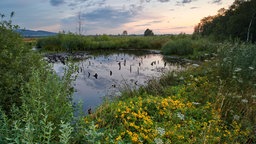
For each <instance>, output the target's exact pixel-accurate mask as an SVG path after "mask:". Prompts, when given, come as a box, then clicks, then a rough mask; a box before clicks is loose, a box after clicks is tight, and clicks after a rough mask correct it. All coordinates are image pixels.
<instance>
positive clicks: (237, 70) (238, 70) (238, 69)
mask: <svg viewBox="0 0 256 144" xmlns="http://www.w3.org/2000/svg"><path fill="white" fill-rule="evenodd" d="M241 70H242V69H241V68H236V69H235V70H234V71H235V72H240V71H241Z"/></svg>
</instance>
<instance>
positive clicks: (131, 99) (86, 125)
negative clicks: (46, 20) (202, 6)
mask: <svg viewBox="0 0 256 144" xmlns="http://www.w3.org/2000/svg"><path fill="white" fill-rule="evenodd" d="M13 28H14V27H13V26H12V25H11V23H10V22H7V21H1V25H0V32H1V33H0V47H1V49H0V52H1V53H0V54H1V57H0V65H1V69H0V74H1V75H0V76H1V83H0V96H1V99H0V143H3V144H5V143H158V144H160V143H255V142H256V140H255V139H256V138H255V123H256V117H255V115H254V114H255V112H256V105H255V103H256V96H255V92H256V90H255V86H256V79H255V78H256V72H255V68H256V55H255V53H256V46H255V45H253V44H241V43H223V44H214V43H210V42H209V41H206V42H205V43H203V42H202V41H205V40H202V39H201V40H200V39H197V40H193V39H190V38H189V39H186V37H185V39H184V37H179V38H177V37H175V38H172V39H171V41H170V38H168V37H167V38H166V39H165V38H163V39H162V37H159V39H158V37H154V38H153V37H152V38H150V37H147V38H146V39H144V37H143V38H142V37H135V38H126V37H116V38H112V37H109V36H100V37H86V38H84V37H80V36H79V37H76V36H75V35H65V36H63V35H58V37H51V38H46V39H42V40H41V41H39V43H41V44H44V43H45V45H44V46H46V47H43V45H42V47H43V49H46V50H51V51H58V50H60V51H62V50H63V48H66V49H68V50H70V49H72V50H80V49H79V48H84V49H86V48H87V46H88V45H83V44H84V43H85V42H87V41H86V39H87V38H91V39H92V40H88V43H90V44H92V43H93V44H95V45H91V46H92V47H94V48H95V49H97V48H99V46H100V47H101V48H103V47H104V48H111V47H110V46H111V45H112V44H113V46H114V45H115V44H119V46H120V45H126V46H127V45H128V46H129V47H131V48H145V47H144V44H145V45H146V44H147V43H150V42H152V43H154V44H156V41H160V42H159V43H161V45H162V43H164V41H166V42H167V41H169V42H168V43H167V44H166V46H164V48H163V49H164V51H165V50H166V51H167V54H169V53H168V51H174V52H176V51H177V52H178V49H180V48H182V45H183V44H184V43H185V44H187V47H186V48H184V50H182V53H180V52H179V53H176V54H177V55H184V56H187V57H198V56H207V54H208V55H209V54H213V53H214V54H215V59H211V57H203V60H207V62H205V63H203V64H202V65H201V66H199V67H198V66H197V65H192V66H191V67H190V68H188V70H186V71H184V72H181V73H175V72H170V73H169V74H166V75H164V76H163V77H161V79H159V80H151V81H150V82H149V83H148V85H147V86H145V87H141V88H140V89H138V90H131V89H127V90H124V91H123V92H122V96H121V97H118V98H116V99H114V100H113V101H106V102H105V103H104V104H102V105H101V106H100V107H98V108H97V110H96V111H94V112H93V113H92V114H90V115H87V116H84V113H85V112H83V111H81V112H80V114H77V116H74V111H77V110H79V108H78V107H77V106H74V105H72V101H71V100H72V95H73V93H72V92H73V91H72V88H71V83H72V80H73V79H74V78H75V76H74V75H73V74H72V70H75V69H76V67H75V66H74V65H69V68H68V69H69V71H66V72H65V76H64V77H59V76H57V75H56V74H54V73H53V72H52V70H51V69H50V67H49V66H48V65H47V64H46V63H45V62H43V61H42V60H41V59H42V57H40V55H38V54H37V53H36V52H34V51H31V48H30V47H28V46H26V44H24V43H23V42H22V39H21V37H20V36H18V35H17V34H15V33H13ZM62 36H63V37H62ZM62 39H64V41H62ZM65 39H67V40H65ZM69 39H72V40H69ZM138 39H141V40H138ZM144 40H145V41H144ZM76 41H78V42H76ZM99 41H101V42H99ZM129 41H130V43H129ZM131 41H132V42H131ZM73 42H74V43H73ZM79 42H81V43H80V44H81V46H80V45H77V44H79ZM125 42H127V43H125ZM47 44H49V45H48V46H47ZM132 45H134V46H132ZM156 45H157V44H156ZM194 45H197V46H194ZM212 45H213V46H212ZM59 46H60V47H59ZM83 46H84V47H83ZM119 46H118V48H120V47H119ZM190 46H192V47H190ZM116 47H117V46H116ZM129 47H127V48H129ZM157 47H160V45H158V46H157ZM52 48H53V49H52ZM76 48H78V49H76ZM123 48H124V47H123ZM190 48H192V49H193V53H191V52H186V51H187V49H190ZM169 49H174V50H169ZM188 51H191V50H188ZM183 52H184V53H185V54H183ZM198 53H199V54H198ZM170 54H175V53H170ZM209 58H210V59H209ZM80 110H81V109H80Z"/></svg>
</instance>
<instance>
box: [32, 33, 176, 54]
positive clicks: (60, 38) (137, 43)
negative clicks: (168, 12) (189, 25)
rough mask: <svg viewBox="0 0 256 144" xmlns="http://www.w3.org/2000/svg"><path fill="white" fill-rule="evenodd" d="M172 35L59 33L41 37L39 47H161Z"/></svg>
mask: <svg viewBox="0 0 256 144" xmlns="http://www.w3.org/2000/svg"><path fill="white" fill-rule="evenodd" d="M171 37H172V36H149V37H143V36H108V35H100V36H81V35H76V34H72V33H69V34H61V33H60V34H58V35H57V36H53V37H47V38H41V39H38V41H37V47H38V48H42V50H46V51H67V52H72V51H84V50H99V49H103V50H106V49H107V50H116V49H160V48H161V47H162V45H163V44H164V43H165V42H167V41H168V40H169V39H170V38H171Z"/></svg>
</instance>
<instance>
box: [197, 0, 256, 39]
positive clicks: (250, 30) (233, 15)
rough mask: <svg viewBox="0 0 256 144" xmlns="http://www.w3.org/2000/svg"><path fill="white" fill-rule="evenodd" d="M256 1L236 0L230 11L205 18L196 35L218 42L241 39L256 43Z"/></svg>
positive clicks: (219, 12)
mask: <svg viewBox="0 0 256 144" xmlns="http://www.w3.org/2000/svg"><path fill="white" fill-rule="evenodd" d="M255 7H256V1H254V0H247V1H244V0H235V1H234V3H233V4H232V5H231V6H230V7H229V9H227V10H226V9H224V8H222V9H220V10H219V11H218V14H217V15H215V16H208V17H205V18H203V19H202V20H201V21H200V23H199V24H198V25H197V26H196V27H195V30H194V34H199V35H202V36H212V37H214V38H215V39H217V40H227V39H230V38H232V39H237V38H238V39H240V40H243V41H252V42H255V41H256V37H255V34H256V24H255V23H256V10H255Z"/></svg>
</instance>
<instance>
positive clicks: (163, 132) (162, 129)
mask: <svg viewBox="0 0 256 144" xmlns="http://www.w3.org/2000/svg"><path fill="white" fill-rule="evenodd" d="M156 130H157V132H158V134H159V135H160V136H163V135H164V134H165V130H164V128H161V127H158V128H156Z"/></svg>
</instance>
